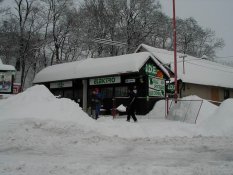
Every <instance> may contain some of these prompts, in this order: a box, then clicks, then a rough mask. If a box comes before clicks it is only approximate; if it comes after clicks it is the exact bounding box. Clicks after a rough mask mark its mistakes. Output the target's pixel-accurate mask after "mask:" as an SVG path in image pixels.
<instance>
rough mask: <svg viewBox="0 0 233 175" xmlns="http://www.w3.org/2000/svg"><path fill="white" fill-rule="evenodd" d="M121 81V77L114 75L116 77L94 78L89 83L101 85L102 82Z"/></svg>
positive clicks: (113, 82)
mask: <svg viewBox="0 0 233 175" xmlns="http://www.w3.org/2000/svg"><path fill="white" fill-rule="evenodd" d="M120 82H121V77H120V76H114V77H102V78H93V79H90V81H89V84H90V85H101V84H116V83H120Z"/></svg>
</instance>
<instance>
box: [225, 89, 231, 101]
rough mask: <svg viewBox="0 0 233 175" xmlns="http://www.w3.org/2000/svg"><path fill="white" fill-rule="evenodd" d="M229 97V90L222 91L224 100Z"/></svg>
mask: <svg viewBox="0 0 233 175" xmlns="http://www.w3.org/2000/svg"><path fill="white" fill-rule="evenodd" d="M229 97H230V91H229V89H224V99H227V98H229Z"/></svg>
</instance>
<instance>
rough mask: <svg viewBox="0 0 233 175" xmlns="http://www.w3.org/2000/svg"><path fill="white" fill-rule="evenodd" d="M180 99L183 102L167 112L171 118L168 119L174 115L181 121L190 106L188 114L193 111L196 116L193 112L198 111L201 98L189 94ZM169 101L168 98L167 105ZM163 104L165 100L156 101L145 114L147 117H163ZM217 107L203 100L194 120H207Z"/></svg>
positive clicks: (200, 121)
mask: <svg viewBox="0 0 233 175" xmlns="http://www.w3.org/2000/svg"><path fill="white" fill-rule="evenodd" d="M181 100H184V102H183V103H181V104H180V105H178V106H176V109H174V110H171V111H170V112H169V116H172V118H170V119H174V117H175V116H176V117H177V118H175V120H179V121H183V120H182V119H181V118H183V117H184V116H185V115H186V112H187V108H190V110H189V111H188V112H189V115H190V113H191V112H193V113H194V115H193V117H196V115H195V114H197V113H198V110H199V106H200V105H201V101H202V100H203V99H202V98H200V97H198V96H196V95H191V96H187V97H184V98H182V99H181ZM185 100H187V101H185ZM188 100H198V101H196V102H195V101H194V102H191V103H190V101H188ZM171 103H173V102H172V101H171V100H170V101H169V106H170V105H171ZM165 105H166V103H165V100H160V101H158V102H156V104H155V106H154V108H153V109H152V110H151V111H150V113H149V114H148V115H147V116H148V118H160V119H161V118H165ZM217 108H218V106H216V105H214V104H212V103H210V102H208V101H207V100H203V103H202V105H201V109H200V112H199V114H198V118H197V121H196V122H197V124H199V123H202V122H204V121H205V120H208V118H209V116H211V115H212V114H213V113H214V112H215V110H216V109H217ZM191 117H192V116H191ZM195 119H196V118H194V119H193V120H195Z"/></svg>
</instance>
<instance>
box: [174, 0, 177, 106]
mask: <svg viewBox="0 0 233 175" xmlns="http://www.w3.org/2000/svg"><path fill="white" fill-rule="evenodd" d="M175 7H176V5H175V0H173V47H174V73H175V94H174V96H175V103H177V97H178V87H177V53H176V8H175Z"/></svg>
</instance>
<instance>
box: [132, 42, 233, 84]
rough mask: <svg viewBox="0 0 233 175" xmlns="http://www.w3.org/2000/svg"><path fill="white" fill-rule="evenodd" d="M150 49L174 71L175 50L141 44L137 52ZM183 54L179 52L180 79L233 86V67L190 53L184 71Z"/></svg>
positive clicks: (188, 81) (189, 81) (196, 82)
mask: <svg viewBox="0 0 233 175" xmlns="http://www.w3.org/2000/svg"><path fill="white" fill-rule="evenodd" d="M141 50H143V51H148V52H150V53H151V54H153V55H154V57H155V58H157V59H158V60H159V61H160V62H161V63H162V64H167V65H169V64H170V65H171V70H172V71H174V52H173V51H168V50H164V49H158V48H154V47H151V46H148V45H145V44H141V45H140V46H139V47H138V48H137V50H136V51H135V52H140V51H141ZM181 56H183V54H181V53H177V72H178V79H181V80H182V81H183V82H187V83H193V84H202V85H211V86H218V87H226V88H233V68H232V67H229V66H225V65H222V64H219V63H216V62H212V61H209V60H205V59H201V58H196V57H193V56H190V55H187V57H185V59H184V60H185V61H184V73H183V58H181Z"/></svg>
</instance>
